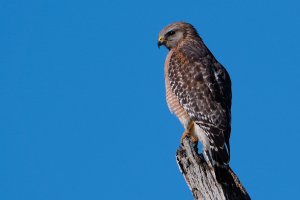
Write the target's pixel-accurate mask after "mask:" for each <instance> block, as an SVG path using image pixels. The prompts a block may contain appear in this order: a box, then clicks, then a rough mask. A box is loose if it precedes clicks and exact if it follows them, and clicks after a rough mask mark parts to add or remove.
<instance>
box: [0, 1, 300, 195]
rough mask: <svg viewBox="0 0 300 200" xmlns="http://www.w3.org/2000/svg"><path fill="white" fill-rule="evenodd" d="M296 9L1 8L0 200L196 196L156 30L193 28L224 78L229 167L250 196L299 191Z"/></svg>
mask: <svg viewBox="0 0 300 200" xmlns="http://www.w3.org/2000/svg"><path fill="white" fill-rule="evenodd" d="M299 10H300V3H299V2H297V1H296V0H295V1H292V0H287V1H276V0H275V1H231V2H224V1H177V0H173V1H148V2H143V1H108V0H106V1H104V0H102V1H99V0H98V1H96V0H87V1H77V0H72V1H71V0H63V1H61V0H60V1H58V0H51V1H50V0H36V1H33V0H29V1H17V0H10V1H1V3H0V27H1V28H0V44H1V45H0V89H1V92H0V102H1V104H0V133H1V134H0V159H1V164H0V199H6V200H23V199H24V200H25V199H26V200H27V199H28V200H29V199H30V200H35V199H37V200H41V199H43V200H48V199H49V200H52V199H58V200H59V199H74V200H75V199H130V200H132V199H133V200H135V199H138V200H140V199H143V200H153V199H164V200H165V199H173V200H176V199H178V200H182V199H192V196H191V193H190V191H189V190H188V187H187V186H186V184H185V182H184V180H183V177H182V176H181V174H180V173H179V170H178V168H177V165H176V162H175V151H176V149H177V147H178V146H179V139H180V137H181V133H182V131H183V129H182V127H181V125H180V123H179V122H178V121H177V119H176V118H175V117H174V116H172V115H171V114H170V113H169V111H168V108H167V105H166V102H165V94H164V79H163V63H164V59H165V56H166V54H167V50H166V49H160V50H159V49H158V48H157V45H156V42H157V37H158V32H159V31H160V29H162V28H163V27H164V26H165V25H167V24H169V23H171V22H174V21H187V22H190V23H192V24H193V25H194V26H195V27H196V28H197V29H198V32H199V33H200V35H201V36H202V38H203V39H204V41H205V43H206V44H207V46H208V47H209V48H210V50H211V51H212V52H213V53H214V55H215V57H216V58H217V59H218V60H219V61H220V62H221V63H222V64H223V65H224V66H225V67H226V68H227V69H228V71H229V73H230V75H231V78H232V82H233V107H232V116H233V121H232V127H233V129H232V136H231V149H232V160H231V167H232V168H233V169H234V171H235V172H236V173H237V175H238V176H239V178H240V180H241V181H242V183H243V184H244V186H245V187H246V189H247V190H248V192H249V194H250V195H251V197H252V198H253V199H295V197H296V195H297V196H298V192H297V190H298V189H299V188H300V183H299V181H298V180H299V178H300V174H299V172H298V171H299V164H300V160H299V142H298V141H299V140H300V136H299V133H300V127H299V114H298V113H300V104H299V102H300V92H299V87H300V79H299V75H300V69H299V67H300V61H299V52H300V39H299V38H300V37H299V35H300V15H299Z"/></svg>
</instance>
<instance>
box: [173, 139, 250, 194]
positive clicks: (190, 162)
mask: <svg viewBox="0 0 300 200" xmlns="http://www.w3.org/2000/svg"><path fill="white" fill-rule="evenodd" d="M176 160H177V164H178V166H179V169H180V171H181V173H182V175H183V176H184V179H185V181H186V183H187V185H188V186H189V188H190V190H191V191H192V193H193V196H194V199H195V200H199V199H202V200H248V199H250V196H249V195H248V193H247V191H246V190H245V188H244V187H243V186H242V184H241V182H240V181H239V179H238V177H237V176H236V175H235V173H234V172H233V171H232V169H231V168H230V167H229V168H228V172H229V174H230V175H231V176H232V178H233V179H232V183H230V184H228V185H221V184H219V183H218V182H217V180H216V178H215V176H214V175H213V174H214V172H213V169H211V168H210V167H209V166H208V164H207V163H206V161H205V159H204V157H203V155H202V154H200V155H199V154H198V149H197V146H196V145H195V144H193V142H192V141H191V140H190V138H188V137H186V138H185V139H184V140H183V144H182V146H181V147H179V149H178V150H177V152H176Z"/></svg>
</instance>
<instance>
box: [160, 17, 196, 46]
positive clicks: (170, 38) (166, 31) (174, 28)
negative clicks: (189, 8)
mask: <svg viewBox="0 0 300 200" xmlns="http://www.w3.org/2000/svg"><path fill="white" fill-rule="evenodd" d="M189 36H198V34H197V31H196V29H195V28H194V27H193V26H192V25H191V24H188V23H185V22H175V23H172V24H169V25H168V26H166V27H165V28H163V29H162V30H161V31H160V32H159V37H158V42H157V45H158V47H160V46H161V45H164V46H166V47H167V48H168V49H169V50H170V49H172V48H174V47H176V46H177V45H178V44H179V43H180V42H181V41H183V40H184V39H185V38H186V37H189Z"/></svg>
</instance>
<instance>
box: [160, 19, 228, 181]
mask: <svg viewBox="0 0 300 200" xmlns="http://www.w3.org/2000/svg"><path fill="white" fill-rule="evenodd" d="M161 45H165V46H166V47H167V48H168V49H169V53H168V55H167V58H166V61H165V84H166V98H167V103H168V106H169V109H170V111H171V112H173V113H175V115H176V116H177V117H178V118H179V120H180V122H181V123H182V125H183V127H184V129H185V132H184V134H183V136H182V138H181V140H183V138H184V137H186V136H187V135H190V136H191V137H192V139H193V141H194V142H196V141H198V140H200V141H201V143H202V150H203V154H204V156H205V159H206V161H207V162H208V163H209V164H210V166H212V167H214V169H215V174H216V177H217V179H218V181H222V177H221V176H222V174H221V173H222V172H221V171H222V169H224V168H226V167H227V166H228V163H229V160H230V146H229V137H230V131H231V125H230V123H231V80H230V77H229V74H228V72H227V71H226V69H225V68H224V67H223V66H222V65H221V64H220V63H219V62H218V61H217V60H216V58H215V57H214V56H213V55H212V53H211V52H210V51H209V49H208V48H207V47H206V46H205V44H204V43H203V41H202V39H201V38H200V36H199V35H198V33H197V31H196V29H195V28H194V27H193V26H192V25H191V24H188V23H184V22H176V23H173V24H170V25H168V26H166V27H165V28H164V29H163V30H161V31H160V33H159V39H158V46H161Z"/></svg>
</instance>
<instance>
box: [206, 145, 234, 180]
mask: <svg viewBox="0 0 300 200" xmlns="http://www.w3.org/2000/svg"><path fill="white" fill-rule="evenodd" d="M209 153H210V156H209V157H210V158H209V160H210V161H211V164H212V166H213V168H214V171H215V174H216V179H217V181H218V182H219V183H220V184H230V183H233V178H232V176H231V174H230V173H229V171H228V163H229V160H230V156H229V152H228V150H227V149H226V148H225V146H223V147H222V148H217V147H214V146H211V147H210V152H209Z"/></svg>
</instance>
